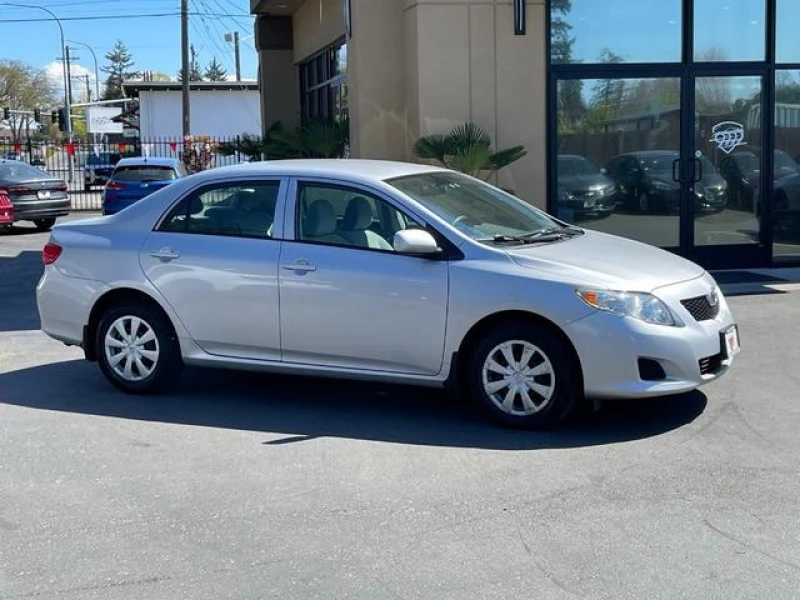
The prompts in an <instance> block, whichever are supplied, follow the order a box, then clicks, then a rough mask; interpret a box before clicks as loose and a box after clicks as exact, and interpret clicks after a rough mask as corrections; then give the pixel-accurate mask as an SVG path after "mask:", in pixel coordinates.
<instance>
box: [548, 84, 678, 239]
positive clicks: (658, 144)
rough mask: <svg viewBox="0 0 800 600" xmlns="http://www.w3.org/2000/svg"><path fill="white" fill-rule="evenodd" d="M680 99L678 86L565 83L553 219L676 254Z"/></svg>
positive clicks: (561, 97) (560, 101)
mask: <svg viewBox="0 0 800 600" xmlns="http://www.w3.org/2000/svg"><path fill="white" fill-rule="evenodd" d="M680 91H681V87H680V80H679V79H674V78H664V79H582V80H562V81H559V82H558V86H557V88H556V93H557V96H558V112H557V116H556V118H557V131H558V139H557V145H558V158H557V160H556V161H555V170H556V173H555V180H556V183H555V185H554V186H553V187H554V189H553V193H554V198H553V199H552V201H551V203H550V205H551V207H552V209H553V212H554V213H556V214H557V215H558V216H559V217H560V218H561V219H563V220H565V221H569V222H572V223H579V224H581V225H584V226H586V227H590V228H592V229H598V230H601V231H605V232H607V233H612V234H615V235H621V236H625V237H629V238H633V239H637V240H640V241H644V242H647V243H650V244H654V245H657V246H666V247H674V246H677V245H678V243H679V241H680V236H679V231H680V230H679V226H680V219H679V212H680V198H681V185H680V183H679V182H678V181H676V178H675V177H674V172H673V166H674V165H675V161H676V160H677V159H678V157H679V150H680V128H681V110H680Z"/></svg>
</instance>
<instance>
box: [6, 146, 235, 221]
mask: <svg viewBox="0 0 800 600" xmlns="http://www.w3.org/2000/svg"><path fill="white" fill-rule="evenodd" d="M235 141H236V138H202V139H196V140H193V141H191V142H188V143H187V142H184V140H183V139H180V138H179V139H170V138H160V139H152V140H135V141H134V140H131V141H130V142H119V143H117V142H114V143H108V142H102V143H86V142H74V143H71V144H70V143H66V142H62V143H54V142H47V141H33V140H31V141H22V142H14V141H10V140H0V159H7V160H8V159H13V160H22V161H24V162H27V163H29V164H31V165H33V166H35V167H37V168H39V169H42V170H44V171H46V172H47V173H50V174H51V175H53V176H54V177H58V178H60V179H63V180H64V181H66V182H67V184H68V185H69V194H70V198H71V200H72V210H100V208H101V204H100V203H101V195H102V191H103V186H104V185H105V177H106V173H107V172H108V167H111V166H113V164H114V163H115V162H116V161H117V160H119V159H120V158H127V157H132V156H153V157H173V158H177V159H179V160H185V159H186V160H188V156H190V155H193V156H195V157H197V156H206V157H207V158H208V160H207V161H204V164H203V166H204V168H214V167H221V166H224V165H232V164H237V163H240V162H247V160H248V159H247V157H245V156H243V155H241V154H238V153H236V154H233V155H230V156H226V155H224V154H222V153H221V152H220V146H222V145H225V144H232V143H234V142H235ZM104 167H105V168H104Z"/></svg>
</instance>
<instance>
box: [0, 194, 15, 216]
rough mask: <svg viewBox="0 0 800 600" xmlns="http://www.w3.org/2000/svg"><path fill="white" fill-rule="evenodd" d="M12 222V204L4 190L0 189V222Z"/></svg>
mask: <svg viewBox="0 0 800 600" xmlns="http://www.w3.org/2000/svg"><path fill="white" fill-rule="evenodd" d="M13 222H14V205H13V204H11V200H10V199H9V197H8V192H7V191H6V190H0V223H2V224H9V223H13Z"/></svg>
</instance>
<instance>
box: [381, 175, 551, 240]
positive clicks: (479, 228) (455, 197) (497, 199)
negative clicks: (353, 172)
mask: <svg viewBox="0 0 800 600" xmlns="http://www.w3.org/2000/svg"><path fill="white" fill-rule="evenodd" d="M386 183H388V184H389V185H391V186H393V187H395V188H396V189H398V190H400V191H401V192H403V193H404V194H406V195H408V196H410V197H411V198H413V199H414V200H416V201H417V202H419V203H420V204H421V205H422V206H424V207H425V208H427V209H428V210H430V211H431V212H433V213H434V214H436V215H437V216H438V217H439V218H441V219H443V220H444V221H446V222H447V223H449V224H450V225H452V226H454V227H455V228H456V229H458V230H459V231H461V232H463V233H464V234H465V235H468V236H469V237H471V238H472V239H474V240H493V239H494V237H495V236H514V235H525V234H528V233H532V232H536V231H541V230H546V229H551V228H556V229H560V228H561V225H560V224H559V223H557V222H556V221H553V220H552V219H551V218H550V217H549V216H547V215H546V214H545V213H543V212H542V211H540V210H538V209H536V208H534V207H533V206H531V205H530V204H527V203H526V202H523V201H522V200H520V199H519V198H515V197H514V196H512V195H510V194H507V193H505V192H503V191H502V190H499V189H497V188H496V187H494V186H491V185H489V184H487V183H483V182H480V181H476V180H474V179H471V178H469V177H467V176H465V175H462V174H460V173H453V172H441V173H419V174H416V175H408V176H405V177H397V178H395V179H390V180H388V181H387V182H386Z"/></svg>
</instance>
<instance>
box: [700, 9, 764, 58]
mask: <svg viewBox="0 0 800 600" xmlns="http://www.w3.org/2000/svg"><path fill="white" fill-rule="evenodd" d="M766 14H767V9H766V2H765V0H695V4H694V59H695V60H696V61H700V62H726V61H748V60H764V59H765V58H766V57H765V52H766V41H765V40H766V35H767V25H766V22H767V17H766Z"/></svg>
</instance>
